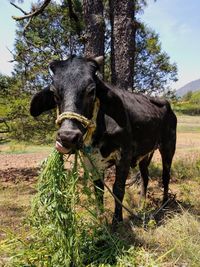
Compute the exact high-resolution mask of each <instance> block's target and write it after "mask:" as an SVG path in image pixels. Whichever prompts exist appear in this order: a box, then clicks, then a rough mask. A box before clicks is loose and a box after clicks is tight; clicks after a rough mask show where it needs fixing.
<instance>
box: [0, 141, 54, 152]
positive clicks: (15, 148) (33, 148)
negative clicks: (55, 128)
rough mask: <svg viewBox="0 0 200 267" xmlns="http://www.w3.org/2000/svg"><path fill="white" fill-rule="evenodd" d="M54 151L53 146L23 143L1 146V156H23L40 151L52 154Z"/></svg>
mask: <svg viewBox="0 0 200 267" xmlns="http://www.w3.org/2000/svg"><path fill="white" fill-rule="evenodd" d="M51 150H52V147H51V146H44V145H38V146H37V145H32V144H28V143H23V142H13V141H12V142H7V143H5V144H1V145H0V153H1V154H22V153H34V152H40V151H47V152H50V151H51Z"/></svg>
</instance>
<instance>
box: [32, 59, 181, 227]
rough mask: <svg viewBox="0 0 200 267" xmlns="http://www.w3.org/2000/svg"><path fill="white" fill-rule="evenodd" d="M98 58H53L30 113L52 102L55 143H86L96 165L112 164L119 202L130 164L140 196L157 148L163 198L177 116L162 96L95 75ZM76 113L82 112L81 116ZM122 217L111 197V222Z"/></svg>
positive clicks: (66, 147) (64, 147)
mask: <svg viewBox="0 0 200 267" xmlns="http://www.w3.org/2000/svg"><path fill="white" fill-rule="evenodd" d="M101 61H102V57H98V58H94V59H87V58H81V57H76V56H72V57H70V58H68V59H67V60H63V61H54V62H52V63H51V64H50V70H51V71H52V72H53V83H52V85H50V86H48V87H46V88H45V89H43V90H42V91H41V92H39V93H37V94H36V95H35V96H34V97H33V99H32V101H31V107H30V112H31V115H32V116H38V115H40V114H41V113H42V112H44V111H46V110H49V109H52V108H55V107H56V106H57V107H58V108H59V113H60V114H61V115H60V116H59V118H58V122H59V123H60V129H59V131H58V133H57V142H56V147H57V149H58V150H59V151H60V152H62V153H69V152H70V151H73V150H74V149H83V148H84V147H85V146H87V147H88V146H89V147H90V149H91V148H92V149H91V153H92V155H93V157H94V158H95V160H96V163H97V165H98V166H99V168H102V169H105V168H106V167H108V166H110V165H111V164H115V166H116V179H115V183H114V186H113V193H114V194H115V196H116V197H117V198H118V199H119V200H120V201H121V202H122V201H123V197H124V192H125V183H126V179H127V176H128V173H129V169H130V167H134V166H136V164H137V163H139V168H140V172H141V177H142V190H141V195H142V196H143V197H144V198H145V196H146V190H147V185H148V165H149V163H150V161H151V158H152V155H153V152H154V151H155V150H156V149H159V151H160V153H161V157H162V165H163V174H162V181H163V186H164V197H163V202H165V201H166V200H167V198H168V185H169V180H170V168H171V163H172V158H173V155H174V152H175V146H176V124H177V119H176V116H175V114H174V113H173V111H172V109H171V107H170V104H169V103H168V102H167V101H165V100H161V99H158V98H153V97H148V96H145V95H141V94H136V93H130V92H128V91H126V90H123V89H117V88H114V87H112V86H111V85H108V84H106V83H105V82H104V81H102V79H101V78H100V77H99V75H98V70H99V66H100V64H101ZM97 100H99V109H98V110H97V116H95V115H94V114H93V113H94V109H96V106H97V105H96V103H97ZM71 113H72V114H71ZM66 114H67V116H65V115H66ZM69 114H71V115H69ZM77 114H79V115H81V119H79V117H80V116H78V115H77ZM82 119H85V120H86V123H85V122H83V121H81V120H82ZM94 119H95V123H96V129H95V131H90V133H92V137H91V138H90V141H89V144H88V140H87V145H86V144H85V134H86V133H87V132H88V131H89V127H90V126H91V125H89V124H92V120H94ZM93 126H94V124H93ZM95 184H96V185H97V186H98V187H99V188H102V189H103V187H104V186H103V183H102V181H101V180H98V181H95ZM102 191H103V190H102ZM101 201H103V193H102V195H101ZM122 220H123V217H122V206H121V205H120V204H119V203H118V202H117V201H116V200H115V212H114V216H113V223H114V224H115V223H116V222H119V221H122Z"/></svg>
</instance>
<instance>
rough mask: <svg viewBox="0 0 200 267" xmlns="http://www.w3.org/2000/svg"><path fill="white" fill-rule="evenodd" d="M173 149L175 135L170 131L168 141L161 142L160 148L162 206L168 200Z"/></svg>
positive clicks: (174, 146)
mask: <svg viewBox="0 0 200 267" xmlns="http://www.w3.org/2000/svg"><path fill="white" fill-rule="evenodd" d="M175 149H176V133H175V132H174V131H172V132H171V135H170V136H169V138H168V140H167V141H165V142H163V144H162V145H161V147H160V153H161V157H162V166H163V172H162V182H163V187H164V193H163V204H164V203H165V202H166V201H167V200H168V190H169V181H170V172H171V165H172V159H173V156H174V153H175Z"/></svg>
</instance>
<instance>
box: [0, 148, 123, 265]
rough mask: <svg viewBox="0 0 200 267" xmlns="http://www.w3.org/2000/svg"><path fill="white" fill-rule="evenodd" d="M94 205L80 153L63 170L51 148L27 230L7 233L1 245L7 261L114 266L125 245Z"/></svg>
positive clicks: (10, 262)
mask: <svg viewBox="0 0 200 267" xmlns="http://www.w3.org/2000/svg"><path fill="white" fill-rule="evenodd" d="M83 170H84V173H85V175H81V173H83ZM97 209H98V207H97V203H96V199H95V195H94V188H93V186H92V181H91V177H90V175H89V172H88V170H87V169H86V168H85V166H84V164H83V160H82V158H81V157H80V155H78V154H76V155H75V157H74V163H73V166H72V169H71V170H68V171H66V170H65V169H64V161H63V157H62V155H61V154H59V153H58V152H57V151H53V153H52V154H51V155H50V156H49V157H48V159H47V160H46V161H45V162H44V163H43V166H42V170H41V173H40V176H39V181H38V193H37V194H36V196H35V199H34V202H33V207H32V212H31V216H30V217H29V219H28V223H27V224H26V226H27V227H28V228H29V231H28V235H27V234H26V235H24V236H17V237H16V236H10V237H9V239H8V240H7V241H5V242H4V244H3V246H4V249H5V248H6V250H7V256H8V257H9V258H10V260H9V261H8V263H7V265H5V266H15V267H19V266H26V267H40V266H41V267H42V266H52V267H54V266H56V267H68V266H69V267H72V266H74V267H81V266H100V264H103V265H102V266H104V264H106V265H105V266H112V265H113V264H115V262H116V260H117V257H119V256H120V255H122V254H123V252H124V249H125V244H124V242H123V241H122V240H121V239H119V237H118V236H117V235H115V234H112V233H111V232H110V230H109V227H108V225H107V224H106V221H105V222H102V221H100V220H99V219H98V216H97ZM3 246H2V245H1V248H3Z"/></svg>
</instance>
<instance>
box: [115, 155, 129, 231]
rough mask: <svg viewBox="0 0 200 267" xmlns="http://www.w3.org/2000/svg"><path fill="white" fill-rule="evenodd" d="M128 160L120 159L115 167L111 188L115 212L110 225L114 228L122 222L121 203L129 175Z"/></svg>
mask: <svg viewBox="0 0 200 267" xmlns="http://www.w3.org/2000/svg"><path fill="white" fill-rule="evenodd" d="M129 168H130V160H128V159H121V160H120V162H119V164H117V165H116V179H115V183H114V186H113V193H114V195H115V196H116V199H115V212H114V216H113V221H112V224H113V225H114V226H115V225H116V224H117V223H118V222H121V221H123V215H122V205H121V203H122V201H123V198H124V193H125V184H126V179H127V176H128V173H129Z"/></svg>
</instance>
